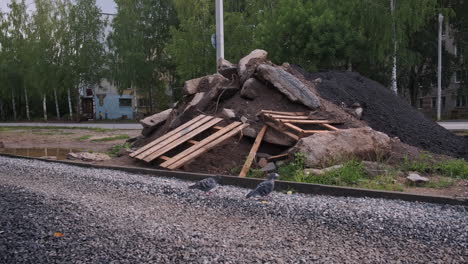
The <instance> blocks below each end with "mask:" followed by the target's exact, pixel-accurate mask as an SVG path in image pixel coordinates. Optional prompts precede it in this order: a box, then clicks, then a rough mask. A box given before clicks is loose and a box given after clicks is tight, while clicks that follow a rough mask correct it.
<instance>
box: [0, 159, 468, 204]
mask: <svg viewBox="0 0 468 264" xmlns="http://www.w3.org/2000/svg"><path fill="white" fill-rule="evenodd" d="M0 156H4V157H10V158H20V159H28V160H39V161H44V162H50V163H59V164H65V165H71V166H78V167H83V168H95V169H109V170H117V171H125V172H130V173H135V174H144V175H149V176H152V177H157V176H162V177H170V178H176V179H180V180H189V181H198V180H201V179H204V178H206V177H212V176H215V175H213V174H205V173H193V172H181V171H168V170H158V169H147V168H137V167H123V166H111V165H97V164H89V163H78V162H72V161H64V160H48V159H41V158H33V157H26V156H18V155H12V154H1V153H0ZM218 176H220V177H221V183H222V184H223V185H232V186H237V187H243V188H254V187H255V186H256V185H257V184H258V183H260V182H262V181H263V180H262V179H253V178H239V177H236V176H227V175H218ZM275 189H276V191H285V190H291V189H293V190H294V191H295V192H298V193H304V194H318V195H329V196H337V197H356V198H363V197H369V198H380V199H388V200H403V201H408V202H425V203H434V204H449V205H463V206H468V198H452V197H448V196H429V195H420V194H411V193H402V192H392V191H374V190H370V189H361V188H352V187H339V186H331V185H322V184H311V183H297V182H289V181H275Z"/></svg>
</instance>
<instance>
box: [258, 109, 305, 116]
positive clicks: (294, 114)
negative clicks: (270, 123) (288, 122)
mask: <svg viewBox="0 0 468 264" xmlns="http://www.w3.org/2000/svg"><path fill="white" fill-rule="evenodd" d="M260 112H261V113H268V114H274V115H287V116H307V115H308V113H306V112H279V111H272V110H261V111H260Z"/></svg>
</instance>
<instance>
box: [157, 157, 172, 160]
mask: <svg viewBox="0 0 468 264" xmlns="http://www.w3.org/2000/svg"><path fill="white" fill-rule="evenodd" d="M159 158H160V159H162V160H170V159H171V158H170V157H168V156H161V157H159Z"/></svg>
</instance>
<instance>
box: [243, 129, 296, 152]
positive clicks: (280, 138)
mask: <svg viewBox="0 0 468 264" xmlns="http://www.w3.org/2000/svg"><path fill="white" fill-rule="evenodd" d="M257 133H258V131H256V130H255V128H253V127H247V128H244V130H242V134H243V135H244V136H246V137H250V138H256V137H257ZM263 141H264V142H267V143H271V144H275V145H279V146H285V147H292V146H294V144H296V141H294V140H292V139H291V138H289V137H285V136H284V134H282V133H280V132H278V131H276V130H273V129H268V130H267V132H266V133H265V136H264V137H263Z"/></svg>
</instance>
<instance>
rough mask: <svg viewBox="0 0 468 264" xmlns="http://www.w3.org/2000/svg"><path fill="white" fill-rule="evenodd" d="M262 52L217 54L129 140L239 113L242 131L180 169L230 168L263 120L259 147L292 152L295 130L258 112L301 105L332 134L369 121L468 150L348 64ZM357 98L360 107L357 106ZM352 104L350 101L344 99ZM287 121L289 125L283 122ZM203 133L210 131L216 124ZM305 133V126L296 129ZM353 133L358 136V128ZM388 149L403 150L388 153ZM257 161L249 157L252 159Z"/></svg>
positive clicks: (445, 150) (424, 141) (420, 143)
mask: <svg viewBox="0 0 468 264" xmlns="http://www.w3.org/2000/svg"><path fill="white" fill-rule="evenodd" d="M266 56H267V52H266V51H262V50H255V51H253V52H252V53H250V54H249V55H247V56H246V57H244V58H243V59H241V60H240V61H239V63H238V64H231V63H230V62H227V61H224V60H223V61H221V63H220V64H221V67H220V68H219V69H218V70H219V73H217V74H213V75H208V76H204V77H200V78H197V79H193V80H188V81H186V82H185V85H184V89H183V92H184V97H183V98H182V100H181V101H179V102H178V103H177V105H176V106H175V107H174V108H173V109H171V110H168V111H165V112H163V113H159V114H156V115H154V116H152V117H149V118H147V121H148V122H144V123H145V125H146V127H145V133H143V135H144V136H140V138H139V139H138V140H137V141H136V142H134V143H133V146H134V147H141V146H143V145H146V144H147V143H149V142H151V141H153V140H155V139H157V138H159V137H160V136H162V135H164V134H166V133H167V132H169V131H171V130H172V129H174V128H176V127H178V126H180V125H182V124H184V123H186V122H188V121H190V120H191V119H193V118H195V117H196V116H198V115H200V114H205V115H212V116H216V117H221V118H223V121H222V122H221V123H219V124H218V125H219V126H226V125H227V124H229V123H232V122H234V121H241V122H243V123H247V124H248V125H249V126H248V127H247V128H244V129H243V131H242V135H243V136H244V138H242V139H239V138H238V137H233V138H231V139H229V140H226V141H225V142H224V143H222V144H219V145H218V146H216V147H214V148H212V149H211V150H209V151H207V152H205V153H204V154H202V155H201V156H199V157H197V158H196V159H195V160H193V161H192V162H191V163H188V164H185V165H184V166H183V167H182V169H183V170H186V171H195V172H206V173H220V174H235V172H234V171H235V170H236V169H239V168H240V167H242V165H243V163H244V162H245V159H246V157H247V155H248V153H249V150H250V148H251V147H252V144H253V140H254V139H255V137H256V136H257V134H258V133H259V131H260V130H261V128H262V127H263V126H264V125H268V126H269V127H270V128H268V129H267V130H266V133H265V136H264V137H263V139H262V144H261V147H260V150H259V151H258V152H261V153H266V154H269V155H278V154H280V153H285V152H286V151H288V153H289V154H292V153H293V152H294V148H292V147H293V146H295V145H296V144H297V140H298V137H299V136H296V138H295V139H292V138H294V137H291V135H290V134H291V133H289V134H288V132H286V131H285V130H284V129H285V128H284V127H283V128H281V127H275V125H274V124H271V123H268V122H269V121H268V120H264V117H262V116H260V113H261V111H262V110H270V111H277V112H301V113H303V114H302V115H306V116H302V117H306V118H307V119H309V120H310V119H312V120H328V121H327V122H332V123H333V124H336V125H335V126H336V128H339V129H338V130H336V128H334V127H333V126H331V127H332V129H333V130H331V131H320V132H327V133H328V135H329V139H328V140H329V141H330V142H333V141H334V139H335V138H336V139H338V138H340V137H342V138H349V136H350V135H348V134H349V133H351V132H350V131H361V130H351V129H349V128H363V127H367V126H368V125H369V126H370V127H371V128H372V129H375V130H378V131H381V132H384V133H385V134H387V135H388V136H390V137H398V138H400V139H401V140H402V141H403V142H404V143H408V144H411V145H413V146H416V147H419V148H422V149H425V150H429V151H432V152H434V153H439V154H446V155H452V156H459V157H460V156H464V155H466V150H465V146H466V142H465V139H463V138H461V137H458V136H455V135H453V134H452V133H450V132H449V131H447V130H445V129H444V128H442V127H440V126H439V125H437V124H436V123H435V122H433V121H431V120H429V119H426V118H425V117H424V116H423V115H422V114H421V113H419V112H418V111H416V110H414V109H413V108H412V107H411V106H409V105H408V104H406V103H405V102H403V101H402V100H400V99H399V98H398V97H396V96H394V95H393V94H392V93H391V92H390V91H389V90H388V89H386V88H385V87H383V86H382V85H380V84H378V83H376V82H374V81H372V80H369V79H367V78H364V77H362V76H360V75H359V74H357V73H353V72H321V73H307V72H305V71H304V70H303V69H302V68H300V67H298V66H291V65H289V64H287V63H285V64H283V65H281V66H278V65H274V64H273V63H271V62H270V61H268V60H267V59H266ZM355 103H359V104H360V105H361V106H362V107H361V106H357V107H356V104H355ZM353 104H354V108H351V107H349V106H351V105H353ZM362 110H363V113H364V114H363V115H361V113H362ZM361 118H362V119H363V120H361ZM143 121H144V120H143ZM149 121H151V122H149ZM278 122H279V121H278ZM314 122H315V121H314ZM301 126H302V127H301V128H300V129H303V130H300V129H299V131H302V132H301V133H303V132H304V130H308V131H314V130H317V129H318V130H320V129H323V127H321V126H320V125H314V124H309V125H301ZM314 126H315V127H314ZM291 127H293V128H294V126H289V128H291ZM371 128H368V130H369V133H373V134H375V133H374V132H375V131H374V130H372V129H371ZM340 129H342V130H340ZM278 130H279V131H278ZM296 130H298V128H297V127H296ZM334 130H336V131H334ZM366 131H367V130H366ZM203 133H205V134H207V135H210V134H211V133H214V131H205V132H203ZM313 133H318V132H313ZM287 134H288V135H287ZM207 135H205V136H207ZM309 135H310V134H309ZM199 136H200V137H199ZM205 136H204V135H202V134H200V135H197V136H195V137H194V138H193V139H194V140H195V141H200V140H202V139H203V138H204V137H205ZM303 136H304V134H301V135H300V137H303ZM353 136H354V138H359V135H353ZM197 137H199V138H197ZM385 137H386V136H385ZM357 141H358V140H350V142H349V148H350V150H349V151H347V152H346V153H343V148H341V147H333V148H332V149H330V150H329V151H330V153H328V152H327V153H328V155H329V157H333V158H336V159H337V158H339V156H341V155H344V154H346V155H350V154H353V152H354V151H358V149H359V147H360V146H357V144H360V143H358V142H357ZM387 141H388V142H390V143H386V147H384V148H382V149H387V150H388V149H391V150H392V151H386V152H387V153H388V154H389V155H390V156H392V157H403V156H404V155H405V154H406V153H403V152H407V153H411V154H413V153H416V152H417V150H414V149H412V148H411V147H410V146H408V145H406V144H404V143H401V142H400V141H399V140H398V139H394V138H393V139H391V140H390V139H389V140H387ZM308 144H309V145H310V146H308V147H310V149H313V148H317V146H316V144H319V143H317V142H316V141H313V140H312V141H311V142H309V143H308ZM361 145H362V144H361ZM395 146H398V147H395ZM180 147H182V146H180ZM394 150H398V152H401V153H393V151H394ZM174 151H176V149H174ZM177 151H179V150H177ZM173 154H174V153H170V152H169V153H168V154H167V155H168V156H169V157H172V156H173ZM306 154H307V153H306ZM308 154H310V153H308ZM258 157H259V156H258ZM155 165H156V163H155ZM256 165H257V164H256V163H255V162H254V165H253V166H254V167H255V166H256Z"/></svg>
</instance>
